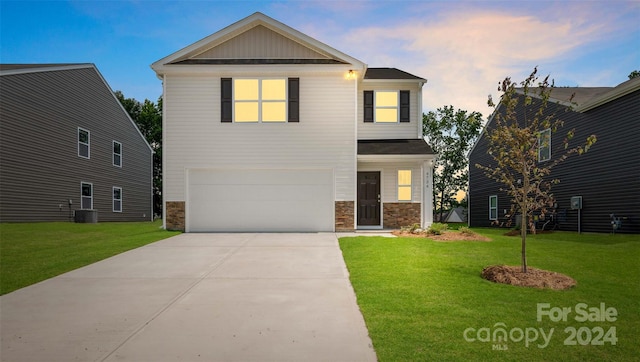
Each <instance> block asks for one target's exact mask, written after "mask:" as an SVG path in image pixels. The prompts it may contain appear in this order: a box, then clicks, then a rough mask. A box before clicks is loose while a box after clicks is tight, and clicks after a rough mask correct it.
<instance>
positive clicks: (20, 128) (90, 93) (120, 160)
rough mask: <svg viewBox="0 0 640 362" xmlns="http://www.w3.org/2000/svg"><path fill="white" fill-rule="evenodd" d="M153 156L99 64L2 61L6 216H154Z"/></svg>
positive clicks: (0, 162)
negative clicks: (103, 75)
mask: <svg viewBox="0 0 640 362" xmlns="http://www.w3.org/2000/svg"><path fill="white" fill-rule="evenodd" d="M152 157H153V151H152V150H151V147H150V146H149V144H148V143H147V141H146V140H145V139H144V137H143V136H142V134H141V133H140V131H139V130H138V128H137V127H136V125H135V123H134V122H133V121H132V120H131V118H130V117H129V115H128V114H127V112H126V111H125V110H124V108H123V107H122V105H121V104H120V102H119V101H118V99H117V98H116V97H115V95H114V94H113V92H112V90H111V88H110V87H109V85H108V84H107V82H106V81H105V79H104V78H103V77H102V75H101V74H100V72H98V69H97V68H96V67H95V65H93V64H1V65H0V221H2V222H34V221H71V220H74V219H75V217H76V216H80V215H85V214H88V213H91V215H92V216H90V217H86V216H85V219H84V220H87V219H89V221H92V222H93V221H96V219H97V220H98V221H150V220H152V219H153V204H152ZM79 210H81V212H79Z"/></svg>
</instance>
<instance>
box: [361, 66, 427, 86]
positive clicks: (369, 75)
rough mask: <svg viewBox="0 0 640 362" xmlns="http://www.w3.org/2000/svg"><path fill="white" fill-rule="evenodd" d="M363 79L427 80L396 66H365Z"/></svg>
mask: <svg viewBox="0 0 640 362" xmlns="http://www.w3.org/2000/svg"><path fill="white" fill-rule="evenodd" d="M364 79H365V80H367V79H371V80H373V79H376V80H380V79H393V80H399V79H402V80H415V81H419V82H424V83H426V82H427V80H426V79H424V78H421V77H418V76H415V75H413V74H410V73H407V72H405V71H403V70H400V69H397V68H367V72H366V73H365V74H364Z"/></svg>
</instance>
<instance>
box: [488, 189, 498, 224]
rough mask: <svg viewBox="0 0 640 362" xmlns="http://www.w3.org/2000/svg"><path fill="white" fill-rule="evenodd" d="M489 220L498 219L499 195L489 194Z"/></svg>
mask: <svg viewBox="0 0 640 362" xmlns="http://www.w3.org/2000/svg"><path fill="white" fill-rule="evenodd" d="M489 220H498V196H497V195H491V196H489Z"/></svg>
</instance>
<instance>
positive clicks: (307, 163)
mask: <svg viewBox="0 0 640 362" xmlns="http://www.w3.org/2000/svg"><path fill="white" fill-rule="evenodd" d="M152 68H153V70H154V71H155V72H156V74H157V76H158V78H160V79H161V80H162V83H163V112H164V114H163V177H164V179H163V186H164V190H163V196H164V207H165V212H164V213H163V215H164V218H165V219H164V225H165V227H166V228H168V229H179V230H186V231H187V232H198V231H337V230H354V229H365V228H373V229H376V228H377V229H382V228H399V227H400V226H404V225H411V224H414V223H418V224H421V225H422V226H428V225H429V224H430V223H431V221H432V201H431V197H432V196H431V195H432V191H431V190H432V185H431V180H432V165H433V160H434V157H435V155H434V153H433V151H432V150H431V148H430V147H429V146H428V145H427V144H426V143H425V141H424V140H423V137H422V134H421V132H422V128H421V122H422V101H421V100H422V87H423V85H424V84H425V83H426V80H425V79H423V78H421V77H417V76H414V75H411V74H409V73H406V72H403V71H401V70H398V69H394V68H368V67H367V65H366V64H365V63H363V62H361V61H359V60H357V59H355V58H353V57H351V56H349V55H347V54H345V53H342V52H340V51H338V50H336V49H334V48H332V47H330V46H328V45H326V44H323V43H321V42H319V41H318V40H316V39H313V38H311V37H309V36H307V35H305V34H303V33H301V32H299V31H297V30H295V29H292V28H290V27H289V26H287V25H285V24H282V23H280V22H278V21H276V20H274V19H272V18H270V17H268V16H266V15H264V14H261V13H255V14H253V15H251V16H249V17H247V18H245V19H242V20H240V21H238V22H236V23H234V24H232V25H230V26H228V27H226V28H224V29H222V30H220V31H218V32H216V33H214V34H212V35H210V36H208V37H206V38H204V39H202V40H200V41H198V42H196V43H194V44H191V45H189V46H187V47H185V48H183V49H182V50H179V51H177V52H175V53H173V54H171V55H169V56H167V57H165V58H162V59H160V60H158V61H157V62H155V63H153V64H152Z"/></svg>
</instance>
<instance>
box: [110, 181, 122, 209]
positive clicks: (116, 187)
mask: <svg viewBox="0 0 640 362" xmlns="http://www.w3.org/2000/svg"><path fill="white" fill-rule="evenodd" d="M116 190H120V198H119V199H116ZM111 198H112V203H111V207H112V211H113V212H122V187H118V186H113V187H112V188H111ZM117 201H118V202H120V209H116V202H117Z"/></svg>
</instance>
